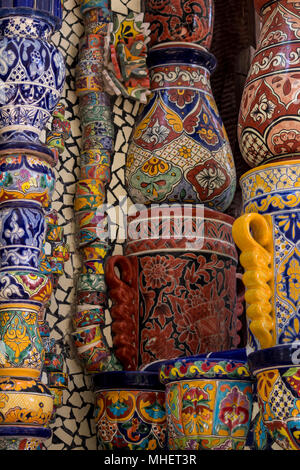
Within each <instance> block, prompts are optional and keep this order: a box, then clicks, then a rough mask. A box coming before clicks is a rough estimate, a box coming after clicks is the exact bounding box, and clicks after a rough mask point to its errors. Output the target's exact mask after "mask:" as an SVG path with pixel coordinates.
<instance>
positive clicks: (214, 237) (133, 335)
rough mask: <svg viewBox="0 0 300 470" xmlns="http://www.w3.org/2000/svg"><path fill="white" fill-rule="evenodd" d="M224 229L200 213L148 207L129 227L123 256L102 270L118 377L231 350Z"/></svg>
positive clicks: (232, 301) (228, 229)
mask: <svg viewBox="0 0 300 470" xmlns="http://www.w3.org/2000/svg"><path fill="white" fill-rule="evenodd" d="M232 223H233V219H232V217H229V216H228V215H226V214H223V213H220V212H217V211H212V210H210V209H205V210H203V206H200V207H197V206H193V207H192V206H187V207H177V210H176V208H175V206H172V208H171V209H168V208H161V207H156V208H154V207H152V208H151V209H148V210H144V211H141V212H140V214H139V215H138V216H135V217H131V218H130V219H129V224H128V234H129V237H128V240H127V243H126V245H125V249H124V256H120V255H115V256H112V257H110V258H109V259H108V261H107V263H106V267H105V271H106V273H105V274H106V283H107V287H108V289H109V297H110V299H111V300H112V302H113V305H112V307H111V309H110V313H111V316H112V319H113V323H112V333H113V343H114V348H115V353H116V356H117V357H118V359H119V360H120V361H121V362H122V364H123V366H124V368H125V369H126V370H136V369H137V368H141V367H143V366H145V365H147V364H149V363H150V362H153V361H157V360H161V359H171V358H175V357H178V356H188V355H194V354H199V353H204V352H208V351H220V350H225V349H230V348H231V347H233V346H235V345H237V344H238V342H239V338H237V317H236V265H237V252H236V248H235V245H234V242H233V239H232ZM116 268H118V269H119V273H118V274H117V270H116Z"/></svg>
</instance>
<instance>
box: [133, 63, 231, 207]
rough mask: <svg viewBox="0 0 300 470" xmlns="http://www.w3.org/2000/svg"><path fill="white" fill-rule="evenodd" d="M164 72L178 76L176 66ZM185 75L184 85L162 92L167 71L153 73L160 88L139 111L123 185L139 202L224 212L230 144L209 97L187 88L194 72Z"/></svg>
mask: <svg viewBox="0 0 300 470" xmlns="http://www.w3.org/2000/svg"><path fill="white" fill-rule="evenodd" d="M168 68H169V70H168V72H169V76H172V73H174V74H175V75H176V73H178V72H177V71H176V66H173V68H172V66H168ZM177 68H178V67H177ZM173 69H174V72H173ZM202 70H203V74H202V76H204V78H203V81H204V83H205V85H206V86H207V76H206V75H207V74H208V72H207V71H206V70H205V69H202ZM185 72H186V76H187V77H188V78H186V80H187V83H186V84H185V86H183V87H182V86H181V87H180V88H179V89H177V88H166V89H165V90H163V84H164V82H165V81H167V79H165V75H167V73H165V72H163V68H162V70H160V69H159V73H158V72H157V71H156V74H155V73H154V74H153V77H152V79H153V81H155V80H156V81H158V80H159V79H158V78H157V75H159V78H160V80H161V82H160V89H158V90H154V93H153V94H152V95H151V97H150V100H149V102H148V103H147V105H145V107H144V108H143V111H142V115H141V116H140V119H139V122H138V124H137V127H136V129H135V132H134V135H133V139H132V142H131V143H130V145H129V150H128V156H127V161H126V172H125V178H126V183H127V186H128V190H129V193H130V195H131V197H132V198H133V199H134V202H137V203H142V204H149V203H154V202H158V203H163V202H170V203H174V202H179V203H184V202H188V203H193V202H195V203H204V204H205V205H207V206H208V207H211V208H213V209H216V210H220V211H222V210H225V209H226V208H227V207H228V205H229V204H230V202H231V200H232V198H233V195H234V191H235V185H236V179H235V168H234V162H233V157H232V153H231V149H230V145H229V142H228V139H227V135H226V131H225V129H224V125H223V123H222V121H221V120H220V117H219V114H218V110H217V108H216V104H215V101H214V99H213V96H212V95H211V93H210V94H209V93H208V92H205V93H203V92H202V91H201V90H199V89H197V88H196V87H189V83H190V82H191V81H192V72H191V71H190V70H185ZM199 83H201V82H200V81H199ZM173 86H174V84H173ZM198 86H200V85H199V84H198ZM201 86H202V88H203V84H202V83H201ZM183 106H184V112H183V111H182V109H183ZM182 115H183V116H182Z"/></svg>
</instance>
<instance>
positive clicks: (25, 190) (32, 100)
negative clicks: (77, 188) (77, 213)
mask: <svg viewBox="0 0 300 470" xmlns="http://www.w3.org/2000/svg"><path fill="white" fill-rule="evenodd" d="M61 17H62V6H61V2H60V0H52V1H50V2H48V3H47V5H45V2H41V1H39V0H36V1H30V0H27V1H25V0H24V1H22V0H21V1H15V0H8V1H2V2H0V35H1V39H0V40H1V44H2V59H3V67H1V71H0V78H1V87H0V94H1V93H2V95H1V96H2V99H1V100H0V175H1V177H0V179H1V189H0V221H1V222H0V253H1V254H0V341H1V354H0V389H1V392H2V398H3V401H2V405H1V410H0V413H1V425H0V438H1V447H2V448H8V449H9V448H17V449H18V448H19V449H26V448H38V447H39V445H40V442H41V441H43V440H45V439H47V438H48V437H49V435H51V430H50V429H49V427H48V425H49V421H50V419H51V416H52V412H53V395H52V394H51V392H50V390H49V389H48V388H47V387H46V386H45V385H44V384H43V383H42V382H41V372H42V368H43V365H44V360H45V349H44V345H43V341H42V338H41V335H40V332H39V325H38V318H39V312H40V310H41V309H42V308H43V307H44V306H45V305H46V304H47V302H48V301H49V299H50V296H51V293H52V282H51V279H50V278H49V277H48V275H46V274H44V273H43V272H42V270H41V269H40V260H41V253H42V248H43V243H44V241H45V234H46V218H45V215H46V211H47V210H48V209H49V207H50V205H51V197H52V193H53V190H54V184H55V174H54V172H53V166H54V165H55V158H54V155H53V153H52V151H51V149H49V148H48V147H47V145H46V144H45V143H42V142H41V140H40V134H41V132H42V131H43V129H44V127H45V125H46V123H47V121H48V119H49V118H50V116H51V113H52V112H53V110H54V109H55V107H56V105H57V103H58V101H59V97H60V94H61V92H62V88H63V86H64V77H65V68H64V62H63V57H62V55H61V53H60V52H59V50H58V49H57V48H56V47H55V46H54V45H53V44H52V43H51V42H50V38H51V35H52V34H53V33H54V31H55V30H57V29H59V28H60V26H61Z"/></svg>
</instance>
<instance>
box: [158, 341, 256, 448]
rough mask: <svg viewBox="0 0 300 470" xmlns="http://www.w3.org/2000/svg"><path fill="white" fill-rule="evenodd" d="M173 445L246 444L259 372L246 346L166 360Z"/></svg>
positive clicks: (162, 377) (163, 372) (164, 376)
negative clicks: (254, 369) (255, 372)
mask: <svg viewBox="0 0 300 470" xmlns="http://www.w3.org/2000/svg"><path fill="white" fill-rule="evenodd" d="M160 380H161V382H162V383H164V384H165V385H166V413H167V435H168V449H170V450H241V449H243V448H244V445H245V442H246V438H247V434H248V431H249V426H250V421H251V413H252V403H253V382H254V381H253V378H252V377H251V375H250V372H249V369H248V366H247V358H246V353H245V350H244V349H236V350H231V351H224V352H215V353H210V354H207V355H199V356H191V357H185V358H178V359H174V360H173V361H168V362H165V363H164V364H163V365H162V366H161V370H160Z"/></svg>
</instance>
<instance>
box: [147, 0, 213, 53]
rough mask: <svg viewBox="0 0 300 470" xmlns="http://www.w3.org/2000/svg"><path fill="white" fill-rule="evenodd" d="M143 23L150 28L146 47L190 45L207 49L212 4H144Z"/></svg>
mask: <svg viewBox="0 0 300 470" xmlns="http://www.w3.org/2000/svg"><path fill="white" fill-rule="evenodd" d="M144 10H145V21H146V22H148V23H149V24H150V30H151V40H150V43H149V46H150V47H152V46H155V45H157V44H160V43H164V42H173V41H178V42H190V43H195V44H199V45H201V46H202V47H204V48H206V49H209V48H210V46H211V41H212V34H213V24H214V1H213V0H197V1H194V2H189V1H187V0H175V1H174V0H173V1H172V0H166V1H164V2H157V1H155V0H145V2H144Z"/></svg>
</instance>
